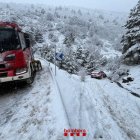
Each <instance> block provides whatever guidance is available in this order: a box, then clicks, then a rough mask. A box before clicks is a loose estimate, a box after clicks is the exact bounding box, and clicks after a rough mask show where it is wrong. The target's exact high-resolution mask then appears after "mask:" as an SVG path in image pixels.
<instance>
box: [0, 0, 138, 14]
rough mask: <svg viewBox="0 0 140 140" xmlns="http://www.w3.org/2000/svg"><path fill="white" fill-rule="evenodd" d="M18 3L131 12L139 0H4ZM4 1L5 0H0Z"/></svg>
mask: <svg viewBox="0 0 140 140" xmlns="http://www.w3.org/2000/svg"><path fill="white" fill-rule="evenodd" d="M4 1H6V2H18V3H20V2H21V3H43V4H46V5H55V6H60V5H62V6H78V7H84V8H90V9H103V10H108V11H120V12H122V11H124V12H129V11H130V9H132V8H133V7H134V6H135V5H136V4H137V2H138V0H4ZM0 2H3V0H0Z"/></svg>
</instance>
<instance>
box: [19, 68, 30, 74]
mask: <svg viewBox="0 0 140 140" xmlns="http://www.w3.org/2000/svg"><path fill="white" fill-rule="evenodd" d="M27 71H28V70H27V68H19V69H16V75H20V74H24V73H26V72H27Z"/></svg>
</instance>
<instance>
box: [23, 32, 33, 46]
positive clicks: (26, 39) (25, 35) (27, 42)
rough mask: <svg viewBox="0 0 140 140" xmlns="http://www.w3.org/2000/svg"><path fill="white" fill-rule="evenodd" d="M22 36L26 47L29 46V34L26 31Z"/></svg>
mask: <svg viewBox="0 0 140 140" xmlns="http://www.w3.org/2000/svg"><path fill="white" fill-rule="evenodd" d="M24 38H25V43H26V48H30V47H31V43H30V35H29V34H27V33H24Z"/></svg>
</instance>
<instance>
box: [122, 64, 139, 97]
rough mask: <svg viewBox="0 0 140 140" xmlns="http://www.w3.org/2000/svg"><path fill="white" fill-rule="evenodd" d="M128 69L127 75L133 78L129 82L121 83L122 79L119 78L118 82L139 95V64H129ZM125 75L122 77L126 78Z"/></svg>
mask: <svg viewBox="0 0 140 140" xmlns="http://www.w3.org/2000/svg"><path fill="white" fill-rule="evenodd" d="M125 67H126V66H125ZM128 69H129V75H128V76H127V77H132V78H134V81H132V82H129V83H122V79H121V80H120V83H121V84H122V85H123V87H125V88H127V89H128V90H131V91H132V92H135V93H137V94H139V95H140V66H139V65H138V66H129V67H128ZM127 77H124V78H127Z"/></svg>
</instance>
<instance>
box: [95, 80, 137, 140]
mask: <svg viewBox="0 0 140 140" xmlns="http://www.w3.org/2000/svg"><path fill="white" fill-rule="evenodd" d="M94 84H95V85H96V86H97V88H98V90H99V91H100V95H101V98H102V100H103V102H104V105H105V106H106V108H107V110H108V111H109V113H110V115H111V117H112V119H113V120H114V122H116V124H117V125H118V127H119V128H120V130H122V132H123V133H122V134H123V136H124V134H125V137H126V138H125V139H127V140H133V139H135V140H136V139H137V138H136V135H135V134H134V133H133V132H132V130H129V129H127V127H126V126H127V124H126V123H125V122H123V118H121V117H123V116H121V114H120V113H119V112H117V111H116V110H114V109H115V108H114V109H113V107H112V104H111V102H110V100H111V98H110V100H109V96H108V94H107V93H106V91H105V90H104V89H103V88H102V87H101V86H100V85H99V84H98V83H97V82H94ZM114 104H115V101H114ZM116 105H117V102H116ZM116 109H117V107H116ZM118 115H119V116H118ZM124 120H125V119H124ZM137 140H138V139H137Z"/></svg>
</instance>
